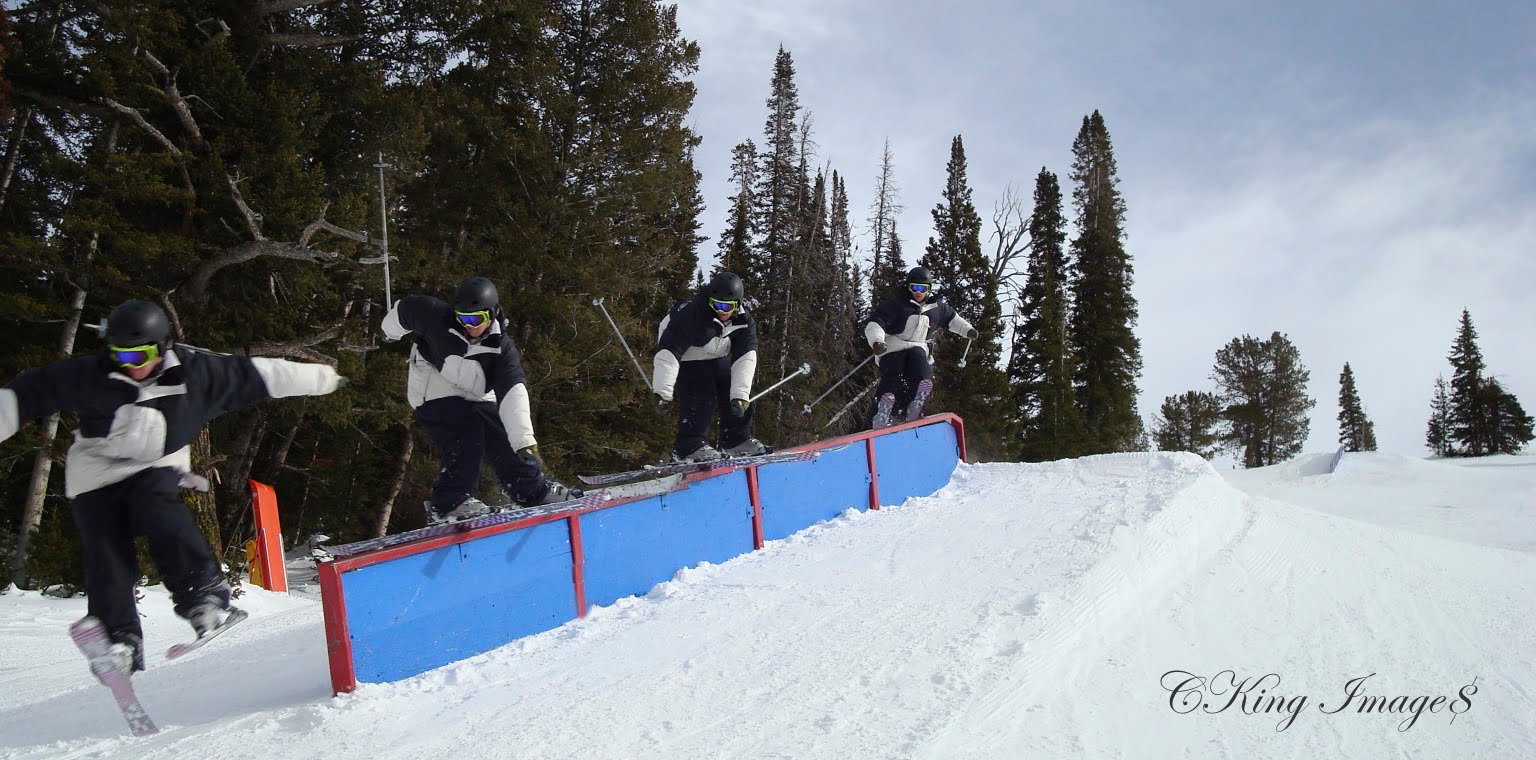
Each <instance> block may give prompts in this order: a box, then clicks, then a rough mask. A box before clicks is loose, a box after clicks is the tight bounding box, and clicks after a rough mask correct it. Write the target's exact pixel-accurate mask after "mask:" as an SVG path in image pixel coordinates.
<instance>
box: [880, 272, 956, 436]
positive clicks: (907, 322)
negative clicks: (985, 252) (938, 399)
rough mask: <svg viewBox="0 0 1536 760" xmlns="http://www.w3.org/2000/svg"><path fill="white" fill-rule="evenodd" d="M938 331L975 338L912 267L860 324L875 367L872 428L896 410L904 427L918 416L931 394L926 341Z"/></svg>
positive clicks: (925, 274) (885, 423) (929, 278)
mask: <svg viewBox="0 0 1536 760" xmlns="http://www.w3.org/2000/svg"><path fill="white" fill-rule="evenodd" d="M940 329H947V330H949V331H950V332H952V333H954V334H956V335H959V336H960V337H962V338H968V339H971V340H975V338H976V328H974V327H971V323H970V322H967V321H965V318H964V317H961V316H960V315H959V314H957V313H955V310H954V308H952V307H951V306H950V305H949V304H947V303H944V301H943V300H942V299H939V298H937V297H935V296H934V290H933V276H932V275H930V274H929V273H928V270H927V269H926V268H924V267H914V268H913V269H912V270H911V271H910V272H907V282H906V285H905V287H904V288H903V290H902V292H901V293H900V294H898V295H897V296H895V297H893V298H891V299H890V300H888V301H886V302H885V303H882V304H880V305H879V306H878V307H876V308H875V310H874V312H872V313H871V314H870V315H869V321H868V323H867V324H865V325H864V337H865V339H867V340H868V341H869V345H870V348H871V349H873V350H874V352H875V357H876V358H875V362H876V363H878V364H879V365H880V387H879V395H878V397H877V398H876V402H875V416H874V419H873V420H872V421H871V425H870V427H871V428H872V429H874V430H879V429H881V428H884V427H888V426H889V425H890V424H891V417H892V415H893V414H894V412H895V410H896V409H898V408H904V409H905V410H906V413H907V421H909V422H910V421H912V420H915V419H917V418H919V417H921V416H923V406H924V405H925V404H927V403H928V396H929V395H930V394H932V393H933V360H932V359H931V358H930V357H929V356H928V342H929V341H930V340H932V338H933V335H934V333H936V332H938V331H939V330H940Z"/></svg>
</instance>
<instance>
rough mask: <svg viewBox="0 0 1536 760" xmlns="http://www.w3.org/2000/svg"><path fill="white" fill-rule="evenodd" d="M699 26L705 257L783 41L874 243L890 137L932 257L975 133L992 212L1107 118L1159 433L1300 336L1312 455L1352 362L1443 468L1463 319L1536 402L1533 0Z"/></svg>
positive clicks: (697, 2)
mask: <svg viewBox="0 0 1536 760" xmlns="http://www.w3.org/2000/svg"><path fill="white" fill-rule="evenodd" d="M679 20H680V23H681V25H682V28H683V32H684V34H685V35H686V36H688V37H690V38H692V39H695V40H697V41H698V42H699V44H700V46H701V49H702V56H701V70H700V72H699V74H698V75H697V76H696V77H695V82H696V83H697V84H698V88H699V95H698V99H697V101H696V103H695V106H694V110H693V113H692V115H691V120H692V124H693V126H694V128H695V129H696V130H698V132H699V133H700V134H701V135H702V136H703V140H704V141H703V144H702V145H701V146H700V149H699V153H698V157H697V162H698V166H699V169H700V171H701V172H703V175H704V183H703V188H702V190H703V193H704V197H705V201H706V203H707V204H708V208H707V209H706V211H705V214H704V216H703V223H704V229H703V233H704V234H707V235H709V236H711V238H712V239H711V240H710V241H708V242H706V243H705V244H704V246H703V248H702V249H701V253H702V254H704V255H705V256H710V255H713V253H714V251H715V241H714V239H713V238H715V237H717V236H718V235H719V233H720V230H721V229H722V228H723V226H724V211H725V208H726V197H727V196H728V195H729V194H730V189H729V187H728V184H727V182H726V180H727V178H728V176H729V162H730V151H731V147H732V146H734V145H735V144H736V143H737V142H739V141H741V140H743V139H746V138H752V139H753V140H754V141H757V142H759V143H761V141H762V137H761V134H762V124H763V121H764V119H765V117H766V110H765V108H764V100H765V99H766V98H767V95H768V83H769V79H770V76H771V72H772V65H773V58H774V54H775V52H776V50H777V48H778V47H779V45H781V44H782V45H783V46H784V47H785V48H786V49H787V50H789V51H790V53H791V54H792V55H793V56H794V60H795V64H796V72H797V80H796V81H797V84H798V86H799V90H800V101H801V104H802V106H803V107H804V108H805V109H807V110H809V111H810V112H811V113H812V115H813V118H814V134H815V139H816V142H817V144H818V146H819V160H820V161H821V162H822V163H823V164H827V163H830V165H831V167H832V168H834V169H837V170H838V171H840V172H842V173H843V174H844V175H845V176H846V177H847V182H848V190H849V195H850V201H851V203H852V206H853V210H854V212H855V213H854V216H855V226H856V227H857V228H859V231H861V232H862V231H863V228H864V227H865V225H864V224H863V218H864V217H865V216H867V213H866V209H867V207H868V204H869V201H870V198H871V195H872V190H873V187H874V180H875V176H876V173H877V171H878V168H879V155H880V146H881V144H882V142H883V141H884V140H885V139H886V138H889V139H890V141H891V146H892V151H893V153H894V156H895V165H896V175H897V177H896V178H897V182H898V184H899V185H900V187H901V192H902V201H903V203H904V204H905V206H906V211H905V213H904V214H903V216H902V218H901V220H900V224H899V231H900V233H901V236H902V240H903V245H904V249H905V251H906V253H907V257H908V259H909V260H910V259H912V258H914V257H915V256H916V255H917V254H919V253H920V252H921V249H922V246H923V244H924V243H925V242H926V241H927V238H928V236H929V235H930V234H931V217H930V216H929V211H930V210H931V209H932V208H933V206H934V204H935V203H936V202H937V200H938V195H939V190H940V188H941V187H942V186H943V181H944V165H945V161H946V160H947V158H948V149H949V142H950V139H951V138H952V137H953V136H954V135H955V134H961V135H963V136H964V139H965V144H966V152H967V157H968V158H969V160H970V180H971V185H972V187H973V188H974V190H975V201H976V205H977V209H978V211H979V212H980V213H981V215H982V217H983V219H984V220H986V219H989V218H990V216H991V211H992V206H993V204H994V203H995V202H996V200H997V199H998V198H999V197H1000V196H1001V195H1002V193H1003V191H1004V189H1005V188H1006V187H1007V186H1008V185H1009V184H1010V183H1012V184H1014V185H1015V186H1016V187H1017V188H1018V189H1019V190H1020V191H1021V192H1022V193H1024V194H1025V195H1026V196H1027V195H1028V194H1029V193H1030V192H1031V191H1032V189H1033V180H1034V176H1035V174H1036V173H1037V172H1038V171H1039V170H1040V168H1041V167H1042V166H1043V167H1046V168H1048V169H1050V170H1051V171H1053V172H1055V173H1056V174H1057V175H1058V176H1059V177H1061V179H1062V181H1063V185H1064V186H1065V185H1066V184H1067V175H1068V174H1069V172H1070V167H1071V144H1072V139H1073V137H1074V136H1075V135H1076V133H1077V129H1078V126H1079V125H1080V123H1081V121H1082V117H1083V116H1084V115H1085V114H1087V113H1089V112H1091V111H1092V110H1094V109H1099V110H1100V111H1101V112H1102V113H1103V114H1104V117H1105V120H1106V122H1107V124H1108V126H1109V130H1110V134H1111V137H1112V138H1113V141H1114V145H1115V155H1116V159H1117V161H1118V162H1119V168H1120V179H1121V191H1122V193H1123V194H1124V195H1125V198H1126V202H1127V205H1128V208H1129V213H1128V217H1127V224H1126V232H1127V240H1126V246H1127V249H1128V250H1129V251H1130V253H1131V255H1132V256H1133V259H1134V264H1135V267H1136V286H1135V294H1136V296H1137V298H1138V299H1139V300H1140V305H1141V319H1140V323H1139V325H1138V328H1137V334H1138V335H1139V336H1140V337H1141V340H1142V349H1143V355H1144V358H1145V361H1146V370H1145V373H1144V375H1143V377H1142V380H1141V390H1142V396H1141V404H1140V406H1141V411H1142V414H1143V416H1144V417H1150V416H1151V414H1152V413H1153V412H1155V411H1156V409H1157V406H1158V405H1159V404H1160V403H1161V401H1162V399H1163V397H1164V396H1167V395H1171V394H1175V393H1179V392H1182V391H1185V390H1191V389H1198V390H1213V388H1212V384H1211V382H1210V379H1209V375H1210V369H1211V364H1212V361H1213V359H1214V355H1215V352H1216V351H1217V349H1219V348H1220V347H1221V346H1222V345H1223V344H1225V343H1226V342H1227V341H1228V340H1230V339H1232V338H1233V337H1236V336H1238V335H1241V334H1243V333H1248V334H1253V335H1257V336H1260V337H1264V336H1268V335H1269V333H1270V332H1272V331H1275V330H1279V331H1281V332H1284V333H1286V334H1288V335H1289V337H1290V338H1291V340H1292V341H1293V342H1295V343H1296V344H1297V346H1298V347H1299V348H1300V350H1301V352H1302V358H1303V361H1304V362H1305V363H1306V365H1307V367H1308V368H1309V369H1310V370H1311V372H1312V383H1311V392H1312V395H1313V396H1314V398H1316V399H1317V402H1318V404H1317V408H1316V409H1315V410H1314V412H1313V415H1312V435H1311V438H1310V440H1309V442H1308V450H1309V451H1327V450H1332V449H1333V448H1334V447H1335V446H1336V445H1337V444H1336V436H1337V427H1336V424H1335V421H1334V420H1335V416H1336V414H1337V404H1336V399H1337V394H1338V374H1339V371H1340V369H1341V368H1342V366H1343V364H1344V362H1346V361H1348V362H1350V364H1351V367H1352V368H1353V369H1354V371H1355V375H1356V380H1357V383H1358V385H1359V388H1360V393H1361V396H1362V398H1363V400H1364V402H1365V404H1366V408H1367V411H1368V413H1369V414H1370V416H1371V418H1372V419H1373V420H1374V422H1375V423H1376V430H1377V437H1378V439H1379V440H1380V443H1381V447H1382V449H1383V450H1385V451H1391V452H1395V453H1401V454H1409V455H1422V454H1424V453H1425V450H1424V448H1423V439H1424V424H1425V420H1426V418H1427V415H1428V402H1429V395H1430V391H1431V388H1432V386H1433V383H1434V379H1435V376H1436V375H1437V374H1438V373H1442V372H1448V371H1449V365H1448V364H1447V363H1446V362H1445V355H1446V353H1447V352H1448V350H1449V348H1450V345H1451V341H1452V339H1453V338H1454V335H1455V329H1456V323H1457V319H1458V317H1459V314H1460V311H1461V309H1462V308H1463V307H1465V308H1468V309H1470V310H1471V312H1472V317H1473V320H1474V323H1475V324H1476V326H1477V329H1478V332H1479V336H1480V344H1481V346H1482V349H1483V353H1484V357H1485V358H1486V359H1487V361H1488V364H1489V366H1490V368H1491V370H1492V371H1493V372H1494V373H1496V374H1498V375H1500V376H1501V380H1502V381H1503V382H1505V384H1506V386H1507V387H1508V388H1509V389H1511V390H1512V391H1514V392H1515V393H1516V394H1517V395H1519V396H1520V397H1521V399H1522V402H1523V403H1524V404H1525V406H1526V408H1527V411H1531V412H1536V355H1533V350H1532V346H1533V341H1532V340H1531V337H1530V335H1531V332H1532V330H1533V327H1536V298H1533V297H1532V295H1531V291H1532V289H1533V288H1536V45H1533V44H1532V42H1533V41H1536V3H1531V2H1475V1H1474V2H1461V3H1450V2H1440V3H1437V2H1422V1H1420V0H1407V1H1403V2H1316V1H1314V0H1304V1H1301V2H1286V3H1268V2H1266V3H1257V2H1192V1H1191V0H1164V1H1162V2H1139V1H1138V2H1104V1H1102V0H1059V1H1058V0H1051V1H1048V2H1040V3H1019V2H945V3H940V2H920V3H885V2H876V1H875V0H846V1H843V0H822V1H818V2H809V1H807V0H781V1H780V2H775V3H771V4H770V3H755V2H737V1H736V0H682V2H681V3H680V5H679ZM859 242H861V243H864V241H859ZM984 244H985V242H984ZM862 247H863V248H865V249H867V247H868V246H867V243H864V244H863V246H862Z"/></svg>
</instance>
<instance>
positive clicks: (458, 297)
mask: <svg viewBox="0 0 1536 760" xmlns="http://www.w3.org/2000/svg"><path fill="white" fill-rule="evenodd" d="M500 305H501V301H500V299H499V298H498V297H497V296H496V285H495V284H494V283H492V282H491V281H490V280H488V279H486V278H484V277H471V278H469V279H467V280H465V281H463V282H461V283H459V286H458V287H457V288H454V289H453V308H454V309H457V310H458V311H495V310H496V307H498V306H500Z"/></svg>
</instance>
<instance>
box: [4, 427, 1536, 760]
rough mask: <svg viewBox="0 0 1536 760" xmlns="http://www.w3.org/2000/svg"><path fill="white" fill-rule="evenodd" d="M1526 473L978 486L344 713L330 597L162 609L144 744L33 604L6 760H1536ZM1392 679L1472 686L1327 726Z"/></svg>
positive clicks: (1393, 691)
mask: <svg viewBox="0 0 1536 760" xmlns="http://www.w3.org/2000/svg"><path fill="white" fill-rule="evenodd" d="M1520 459H1530V458H1513V459H1512V461H1511V462H1508V463H1506V464H1509V465H1510V466H1507V467H1458V466H1454V465H1449V464H1444V463H1434V462H1419V461H1415V460H1407V459H1403V458H1394V457H1381V456H1377V457H1370V456H1358V455H1351V457H1349V458H1346V460H1345V466H1342V467H1341V469H1340V472H1339V474H1337V475H1326V474H1322V471H1320V470H1319V468H1318V466H1317V461H1316V459H1315V458H1303V459H1302V460H1297V462H1294V463H1290V464H1288V465H1281V466H1279V467H1276V468H1264V469H1263V470H1256V471H1248V472H1244V473H1232V474H1230V475H1229V477H1228V478H1226V479H1224V478H1223V476H1222V475H1220V474H1218V473H1216V472H1215V471H1214V470H1212V469H1211V468H1210V467H1209V466H1208V465H1207V464H1206V463H1205V462H1204V461H1202V460H1200V459H1198V458H1197V457H1194V456H1191V455H1183V454H1121V455H1104V456H1096V457H1086V458H1083V459H1079V460H1066V461H1061V462H1052V463H1046V464H1036V465H1018V464H988V465H962V466H961V467H960V468H959V469H958V470H957V471H956V474H955V477H954V479H953V481H952V482H951V484H950V485H949V486H947V487H946V488H945V489H943V490H942V491H940V492H939V493H937V494H935V495H934V496H932V497H929V498H923V499H913V500H911V501H909V502H908V503H907V504H905V505H902V506H900V507H894V508H887V509H884V510H881V511H880V512H875V513H864V512H858V511H853V510H850V511H849V512H848V513H846V514H845V515H843V516H842V517H840V518H838V519H836V520H833V521H829V522H826V523H822V524H820V525H817V526H813V527H811V528H809V529H807V530H806V531H803V532H801V533H800V534H797V535H795V536H792V537H790V538H788V539H785V540H782V541H775V542H770V543H769V545H768V546H767V547H766V548H765V549H764V550H763V551H760V552H755V553H752V554H749V555H747V556H744V557H740V558H737V559H735V560H732V561H730V562H728V563H725V564H723V565H703V566H700V567H696V568H690V569H687V570H683V571H680V572H679V573H678V574H677V576H676V577H675V578H674V579H673V580H671V581H669V582H666V583H663V584H661V585H659V586H657V587H656V588H655V589H653V590H652V591H651V592H650V593H649V594H648V595H646V596H644V597H639V598H629V599H624V600H620V601H619V602H616V603H615V604H613V605H610V606H608V607H605V608H599V609H594V610H592V611H591V613H590V614H589V616H588V617H587V618H586V619H585V620H581V621H575V622H572V623H570V624H567V625H565V626H562V627H561V628H559V629H556V630H554V631H550V632H547V633H544V634H540V635H537V636H533V637H529V638H526V639H523V640H520V641H517V642H513V643H512V644H510V645H508V646H506V647H503V648H501V649H498V650H495V651H493V652H488V653H486V654H483V655H480V656H478V657H475V658H472V659H470V660H466V661H464V662H460V663H455V664H453V665H449V666H446V667H444V668H441V669H439V670H436V671H433V672H431V673H428V674H425V675H423V676H419V677H416V678H413V679H409V680H406V681H402V682H399V683H394V684H377V685H363V686H362V688H361V689H360V690H359V691H358V692H357V693H355V694H352V695H348V696H343V697H339V698H332V697H330V696H329V686H328V681H327V670H326V663H325V654H324V648H323V643H324V642H323V633H322V631H321V620H320V611H319V606H318V604H316V603H315V602H314V601H313V600H312V599H306V598H302V596H296V597H291V598H290V597H287V596H283V595H274V594H267V593H265V592H259V591H258V592H253V593H251V594H248V595H247V596H246V597H245V600H244V601H243V602H242V604H243V606H246V607H247V608H249V609H250V610H251V612H252V617H251V619H250V620H248V621H246V622H244V623H242V624H240V625H239V626H237V627H236V628H234V629H232V630H231V631H230V632H229V633H228V634H226V636H224V637H223V638H222V639H221V640H220V641H219V642H216V643H215V644H214V645H210V646H209V647H207V648H205V649H203V650H199V651H198V652H196V653H194V654H193V655H191V656H189V657H187V658H186V660H185V661H177V662H175V663H167V662H165V660H164V651H165V649H166V648H167V647H168V646H169V645H170V644H171V643H174V642H175V641H179V640H184V639H185V638H187V637H189V636H190V630H189V629H188V628H187V626H186V625H185V624H184V623H183V622H181V621H179V620H176V619H175V618H174V616H173V615H172V614H171V612H170V604H169V601H168V600H167V599H166V598H165V597H164V595H163V593H159V590H158V589H156V590H153V591H151V593H149V594H148V595H147V599H146V603H145V604H144V609H145V611H146V614H147V617H146V620H145V623H146V629H147V632H148V637H149V638H150V647H151V650H150V651H151V663H150V670H149V671H148V672H146V673H143V674H140V675H138V676H136V677H135V679H134V682H135V686H136V688H137V689H138V691H139V694H140V697H141V699H142V701H143V702H144V705H145V708H146V709H147V710H148V711H149V713H150V714H151V716H153V717H154V718H155V720H156V721H157V722H158V723H160V725H161V727H162V733H161V734H160V735H157V736H154V737H150V738H147V739H132V738H129V737H127V736H126V730H125V726H124V724H123V721H122V719H121V717H120V716H119V715H118V714H117V711H116V709H115V708H114V707H113V706H112V704H111V700H110V697H109V696H108V695H107V693H106V690H104V689H102V688H101V687H99V686H97V685H96V684H95V682H94V681H93V680H91V679H90V676H89V675H88V674H87V673H86V669H85V665H84V663H83V661H82V660H81V658H80V657H79V655H78V653H77V652H75V650H74V649H73V647H72V646H71V645H70V644H69V641H68V637H67V636H66V635H65V633H64V629H65V628H66V627H67V625H68V623H69V622H70V621H72V620H74V619H75V618H78V617H79V616H80V615H81V614H83V611H84V600H81V599H71V600H52V599H45V598H42V597H39V596H38V595H36V594H20V595H17V594H11V595H5V596H0V641H4V642H5V647H4V650H5V653H4V654H0V688H3V692H0V693H4V694H5V696H3V697H0V758H5V759H7V760H9V759H10V758H16V759H17V760H20V759H21V758H27V759H31V758H108V757H111V758H119V757H130V758H181V757H199V758H264V759H265V758H272V757H282V758H322V757H324V758H329V757H338V756H358V757H378V758H418V757H452V758H455V760H460V759H467V758H507V757H516V758H540V759H543V758H578V757H579V758H590V757H604V758H621V757H622V758H631V757H633V758H739V757H753V758H959V757H965V758H971V757H974V758H1001V757H1132V758H1142V757H1200V758H1205V757H1217V758H1221V757H1233V758H1236V757H1287V758H1289V757H1295V758H1313V757H1323V756H1348V757H1489V758H1511V757H1536V693H1533V688H1536V687H1533V684H1536V632H1533V630H1536V629H1533V626H1532V623H1533V622H1536V541H1533V540H1531V539H1532V537H1533V536H1536V527H1532V524H1531V523H1533V522H1536V520H1533V519H1532V518H1533V514H1536V502H1533V499H1532V496H1531V495H1532V494H1536V467H1523V466H1517V465H1524V464H1525V463H1524V462H1521V461H1517V460H1520ZM1531 461H1532V462H1536V459H1532V460H1531ZM1351 468H1353V473H1352V472H1351ZM1325 469H1326V468H1323V470H1325ZM1229 481H1230V482H1229ZM1234 484H1235V485H1238V486H1241V487H1242V488H1244V489H1246V490H1238V489H1237V488H1235V487H1234ZM1415 498H1417V499H1418V501H1415V500H1414V499H1415ZM1282 499H1285V501H1282ZM1426 500H1427V501H1426ZM1428 502H1436V503H1438V502H1446V503H1451V504H1454V505H1455V508H1456V510H1457V512H1458V515H1459V519H1458V520H1457V521H1455V522H1453V523H1447V522H1445V521H1444V520H1441V519H1436V518H1437V517H1438V515H1437V513H1436V511H1435V510H1442V511H1443V508H1441V507H1438V506H1436V505H1435V504H1431V503H1428ZM1394 507H1397V508H1396V509H1395V508H1394ZM1170 670H1184V671H1189V672H1191V673H1195V674H1200V675H1207V676H1209V675H1214V674H1216V673H1217V672H1219V671H1222V670H1233V671H1235V672H1236V673H1237V674H1238V675H1239V677H1244V676H1247V677H1253V678H1257V677H1259V676H1263V675H1265V674H1267V673H1275V674H1276V675H1277V676H1278V677H1279V679H1280V681H1279V683H1278V685H1276V686H1274V687H1273V688H1272V691H1273V693H1275V694H1279V695H1284V696H1287V697H1288V696H1294V695H1306V696H1307V697H1308V700H1309V704H1308V705H1307V706H1306V709H1305V710H1304V711H1303V712H1301V713H1300V714H1299V715H1298V717H1296V718H1295V721H1294V724H1293V725H1291V726H1290V727H1289V728H1287V729H1286V730H1284V731H1277V730H1276V728H1277V725H1278V724H1279V723H1280V721H1281V720H1282V719H1283V718H1285V717H1286V715H1285V714H1283V713H1260V714H1245V713H1243V712H1241V711H1239V710H1238V708H1236V707H1234V708H1232V709H1229V710H1226V711H1224V712H1220V713H1217V714H1205V713H1202V712H1200V711H1196V712H1195V713H1192V714H1182V715H1181V714H1177V713H1175V712H1174V711H1173V710H1172V709H1171V708H1170V704H1169V695H1168V693H1167V692H1166V691H1165V690H1164V689H1163V687H1162V686H1160V677H1161V676H1162V674H1163V673H1164V672H1166V671H1170ZM1371 673H1375V674H1376V675H1375V676H1373V677H1372V678H1370V679H1369V680H1368V682H1367V687H1366V690H1365V691H1366V693H1368V694H1372V695H1394V696H1395V695H1398V694H1405V695H1409V696H1416V695H1419V694H1428V695H1430V696H1440V695H1444V696H1446V697H1448V698H1454V697H1455V695H1456V693H1457V690H1458V689H1460V688H1461V687H1463V686H1464V685H1466V684H1467V683H1469V682H1470V681H1471V679H1472V678H1473V677H1476V678H1478V681H1477V684H1478V691H1477V693H1476V695H1474V696H1473V697H1472V702H1473V706H1472V708H1471V710H1470V711H1469V712H1467V713H1466V714H1464V715H1460V716H1458V717H1457V719H1456V721H1455V722H1454V723H1452V722H1451V721H1450V720H1449V718H1450V716H1449V714H1448V713H1445V712H1444V711H1441V712H1440V713H1438V714H1429V713H1426V714H1425V715H1424V716H1423V717H1422V718H1421V719H1420V720H1419V722H1418V723H1417V724H1416V725H1415V726H1414V727H1413V728H1411V729H1409V730H1407V731H1399V730H1398V725H1399V723H1400V722H1401V721H1402V720H1403V718H1404V717H1405V716H1402V715H1387V714H1367V715H1361V714H1355V713H1354V712H1353V711H1346V712H1342V713H1339V714H1335V715H1325V714H1322V713H1321V712H1319V711H1318V708H1317V705H1318V703H1319V702H1323V703H1330V704H1329V707H1330V709H1332V707H1333V706H1334V704H1332V703H1337V702H1338V701H1339V700H1340V699H1341V698H1342V696H1343V688H1344V683H1345V681H1347V680H1349V679H1351V678H1357V677H1360V676H1365V675H1368V674H1371Z"/></svg>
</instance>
